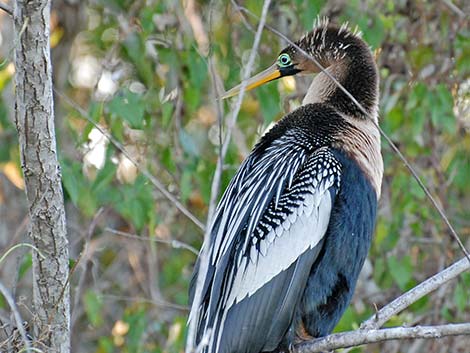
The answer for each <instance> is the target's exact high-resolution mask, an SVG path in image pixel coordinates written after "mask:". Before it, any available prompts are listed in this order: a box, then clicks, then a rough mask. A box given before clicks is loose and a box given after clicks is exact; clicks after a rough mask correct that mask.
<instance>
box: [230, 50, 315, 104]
mask: <svg viewBox="0 0 470 353" xmlns="http://www.w3.org/2000/svg"><path fill="white" fill-rule="evenodd" d="M319 71H320V69H319V68H318V67H317V66H316V65H315V64H314V62H313V61H312V60H311V59H310V58H309V57H308V56H306V55H304V54H302V52H300V51H298V50H295V47H292V46H289V47H287V48H285V49H284V50H282V51H281V53H280V54H279V56H278V57H277V60H276V61H275V62H274V64H273V65H271V66H270V67H268V68H267V69H266V70H264V71H262V72H260V73H258V74H257V75H255V76H253V77H251V78H249V79H248V80H247V81H246V83H245V90H246V91H249V90H251V89H253V88H256V87H259V86H261V85H263V84H265V83H267V82H270V81H273V80H277V79H278V78H281V77H284V76H292V75H296V74H298V73H304V74H308V73H318V72H319ZM241 87H242V84H239V85H237V86H235V87H233V88H232V89H230V90H228V91H227V92H225V93H224V94H223V95H222V97H221V98H222V99H225V98H230V97H233V96H235V95H237V94H238V93H239V92H240V90H241Z"/></svg>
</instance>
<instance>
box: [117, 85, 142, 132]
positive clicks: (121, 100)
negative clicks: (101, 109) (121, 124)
mask: <svg viewBox="0 0 470 353" xmlns="http://www.w3.org/2000/svg"><path fill="white" fill-rule="evenodd" d="M108 109H109V111H110V113H111V114H114V115H116V116H118V117H120V118H122V119H124V120H125V121H127V122H128V123H129V125H130V127H131V128H133V129H142V128H143V121H144V112H145V103H144V100H143V97H142V96H140V95H139V94H136V93H133V92H130V91H128V90H126V91H125V92H124V93H123V94H122V95H117V96H116V97H114V98H113V100H112V101H111V102H110V103H109V104H108Z"/></svg>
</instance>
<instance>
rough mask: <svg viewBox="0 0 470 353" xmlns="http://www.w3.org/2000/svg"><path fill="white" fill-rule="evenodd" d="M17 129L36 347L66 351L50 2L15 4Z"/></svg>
mask: <svg viewBox="0 0 470 353" xmlns="http://www.w3.org/2000/svg"><path fill="white" fill-rule="evenodd" d="M14 3H15V8H14V23H15V38H16V41H17V43H16V45H15V67H16V75H15V83H16V127H17V130H18V135H19V144H20V149H21V162H22V169H23V173H24V178H25V184H26V196H27V199H28V207H29V216H30V229H29V231H30V234H31V237H32V241H33V244H34V246H36V247H37V248H38V249H39V251H40V252H41V253H42V255H44V256H45V257H44V258H42V257H40V256H39V255H38V253H36V252H34V253H33V304H34V314H35V315H36V317H35V322H34V324H35V330H34V332H33V337H34V343H35V346H36V347H38V348H40V349H42V350H44V351H47V352H61V353H67V352H69V351H70V333H69V332H70V331H69V328H70V316H69V313H70V300H69V288H68V285H67V277H68V241H67V234H66V227H65V225H66V224H65V210H64V198H63V192H62V184H61V174H60V167H59V164H58V161H57V149H56V140H55V129H54V102H53V93H52V68H51V57H50V45H49V37H50V30H49V20H50V1H49V0H29V1H27V0H18V1H15V2H14Z"/></svg>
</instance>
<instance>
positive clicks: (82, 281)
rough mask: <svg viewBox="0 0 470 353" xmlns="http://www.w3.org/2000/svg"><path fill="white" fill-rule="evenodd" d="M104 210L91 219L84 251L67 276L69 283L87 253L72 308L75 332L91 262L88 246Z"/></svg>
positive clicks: (72, 325) (100, 210) (72, 324)
mask: <svg viewBox="0 0 470 353" xmlns="http://www.w3.org/2000/svg"><path fill="white" fill-rule="evenodd" d="M104 211H105V209H104V208H103V207H101V208H100V209H99V210H98V211H97V212H96V213H95V215H94V216H93V219H92V220H91V222H90V225H89V226H88V231H87V232H86V237H85V240H84V242H83V248H82V251H81V252H80V254H79V255H78V258H77V260H76V261H75V263H74V264H73V266H72V269H71V270H70V272H69V276H68V277H67V283H69V282H70V278H71V277H72V275H73V274H74V272H75V271H76V269H77V267H78V265H79V264H80V262H81V260H82V259H83V257H84V256H85V255H86V258H87V259H86V261H85V264H84V265H83V272H82V273H81V275H80V279H79V280H78V285H77V288H76V289H75V299H74V302H73V307H72V309H71V314H72V315H71V322H72V323H71V328H70V332H73V327H74V325H75V321H76V318H77V309H78V305H79V304H80V299H81V297H82V294H81V293H82V291H83V287H84V285H85V279H86V275H87V269H88V264H89V262H90V256H89V254H88V248H89V244H90V240H91V237H92V236H93V233H94V232H95V228H96V225H97V224H98V220H99V218H100V217H101V215H102V214H103V213H104Z"/></svg>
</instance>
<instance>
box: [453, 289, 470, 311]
mask: <svg viewBox="0 0 470 353" xmlns="http://www.w3.org/2000/svg"><path fill="white" fill-rule="evenodd" d="M468 300H469V295H468V291H467V290H466V289H465V286H464V285H463V284H462V283H460V282H459V283H457V286H456V287H455V290H454V303H455V305H456V306H457V309H458V310H459V311H460V312H464V310H465V308H466V307H467V305H468V304H469V302H468Z"/></svg>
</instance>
